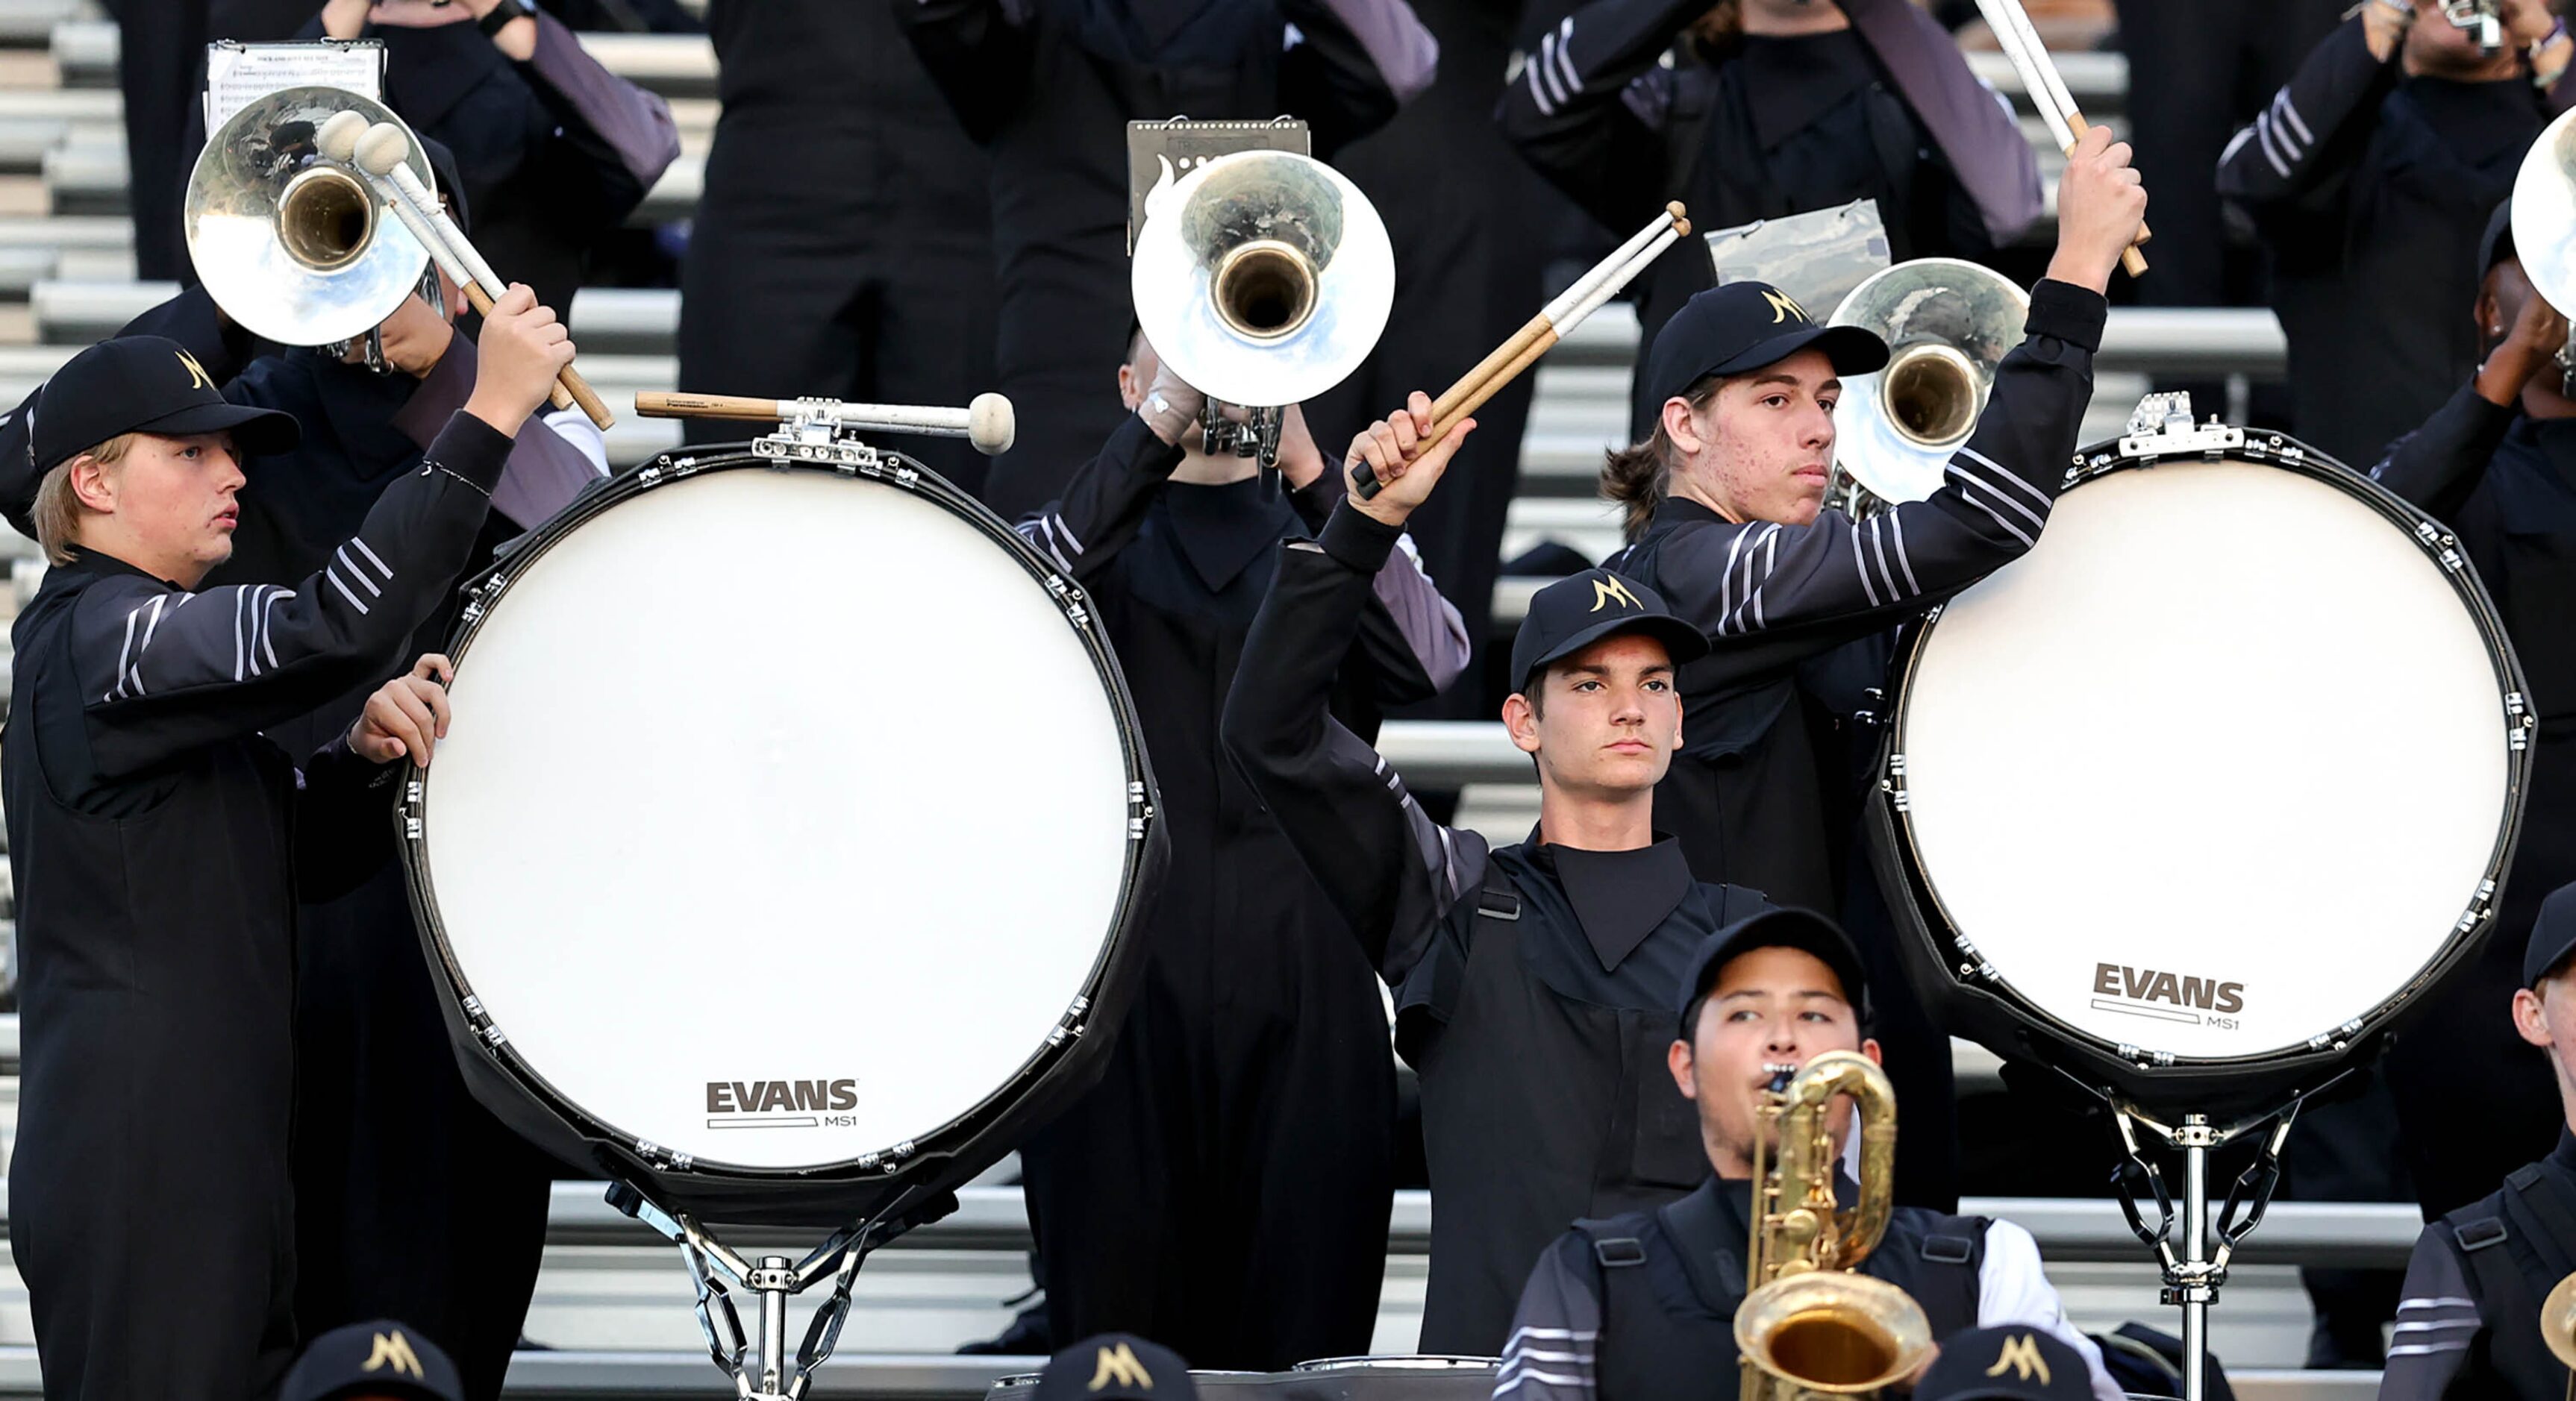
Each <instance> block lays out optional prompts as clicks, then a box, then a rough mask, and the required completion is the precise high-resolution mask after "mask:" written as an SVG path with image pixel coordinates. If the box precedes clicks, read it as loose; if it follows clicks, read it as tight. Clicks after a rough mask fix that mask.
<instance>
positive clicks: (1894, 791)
mask: <svg viewBox="0 0 2576 1401" xmlns="http://www.w3.org/2000/svg"><path fill="white" fill-rule="evenodd" d="M1878 791H1880V792H1882V793H1885V794H1886V795H1887V801H1888V805H1889V806H1890V807H1893V808H1895V809H1896V810H1897V811H1898V812H1911V811H1913V810H1914V800H1913V799H1912V798H1911V797H1909V796H1908V795H1907V794H1906V791H1905V756H1904V755H1903V754H1890V755H1888V756H1887V777H1885V778H1883V779H1880V780H1879V782H1878Z"/></svg>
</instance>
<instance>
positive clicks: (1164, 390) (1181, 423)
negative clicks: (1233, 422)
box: [1136, 360, 1207, 447]
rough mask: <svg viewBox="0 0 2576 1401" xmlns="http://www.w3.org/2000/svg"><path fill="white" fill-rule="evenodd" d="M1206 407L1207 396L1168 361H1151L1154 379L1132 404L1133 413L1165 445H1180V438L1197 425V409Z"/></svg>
mask: <svg viewBox="0 0 2576 1401" xmlns="http://www.w3.org/2000/svg"><path fill="white" fill-rule="evenodd" d="M1206 407H1207V396H1206V395H1204V394H1201V393H1199V392H1198V390H1197V389H1196V388H1194V387H1192V386H1191V384H1190V382H1189V381H1188V380H1185V379H1183V378H1181V377H1180V376H1179V375H1178V374H1175V373H1173V371H1172V362H1170V361H1169V360H1157V361H1156V362H1155V363H1154V382H1153V383H1152V384H1149V385H1147V386H1146V387H1145V397H1144V398H1142V399H1140V400H1138V401H1137V403H1136V416H1137V417H1138V418H1141V419H1143V420H1145V426H1146V427H1148V428H1150V429H1153V430H1154V436H1155V437H1157V438H1160V439H1162V440H1163V443H1164V445H1165V446H1167V447H1182V446H1185V444H1184V443H1183V442H1182V439H1184V438H1187V437H1188V436H1189V433H1190V430H1191V429H1193V428H1196V427H1198V426H1199V412H1200V410H1202V409H1204V408H1206Z"/></svg>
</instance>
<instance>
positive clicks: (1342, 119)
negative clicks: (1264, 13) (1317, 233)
mask: <svg viewBox="0 0 2576 1401" xmlns="http://www.w3.org/2000/svg"><path fill="white" fill-rule="evenodd" d="M1279 11H1280V14H1281V16H1282V17H1284V18H1285V19H1286V20H1287V21H1288V27H1289V32H1288V47H1287V51H1286V52H1285V53H1283V54H1282V55H1280V59H1279V105H1280V107H1281V108H1282V109H1284V110H1286V111H1289V112H1293V113H1295V114H1297V115H1298V116H1300V117H1304V118H1305V119H1306V120H1307V122H1308V123H1309V124H1310V126H1311V127H1312V130H1313V132H1314V138H1315V154H1316V155H1318V156H1326V157H1329V156H1331V155H1332V154H1333V152H1335V151H1338V150H1340V149H1341V148H1342V147H1344V146H1347V145H1349V144H1350V143H1351V142H1353V141H1356V140H1358V139H1359V138H1360V137H1363V136H1366V135H1367V134H1369V133H1370V132H1372V131H1375V130H1377V129H1378V128H1379V127H1382V126H1384V125H1386V124H1387V122H1388V121H1389V120H1391V119H1392V118H1393V117H1394V116H1395V112H1396V109H1397V108H1399V107H1401V106H1403V105H1404V104H1405V103H1408V102H1411V101H1412V100H1413V99H1414V98H1416V97H1418V96H1420V95H1421V94H1422V90H1423V89H1425V88H1427V87H1429V86H1431V80H1432V77H1433V76H1434V75H1435V74H1436V73H1437V72H1438V71H1439V65H1440V44H1439V41H1438V40H1435V39H1433V38H1432V37H1431V31H1430V30H1428V29H1425V28H1423V26H1422V21H1421V20H1420V19H1419V18H1418V17H1416V16H1415V15H1414V13H1413V7H1412V6H1411V5H1408V4H1406V3H1405V0H1280V5H1279Z"/></svg>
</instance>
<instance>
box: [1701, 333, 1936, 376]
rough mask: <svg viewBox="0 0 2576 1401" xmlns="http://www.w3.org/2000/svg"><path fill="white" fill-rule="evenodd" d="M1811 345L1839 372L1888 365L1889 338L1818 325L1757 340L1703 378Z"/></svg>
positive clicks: (1772, 361)
mask: <svg viewBox="0 0 2576 1401" xmlns="http://www.w3.org/2000/svg"><path fill="white" fill-rule="evenodd" d="M1811 347H1812V348H1814V349H1817V350H1821V351H1823V352H1824V353H1825V358H1826V359H1827V360H1830V361H1832V362H1833V366H1834V373H1835V374H1838V375H1865V374H1869V373H1871V372H1873V371H1876V370H1883V369H1886V368H1887V355H1888V351H1887V342H1885V341H1883V340H1880V339H1879V338H1878V337H1877V336H1876V335H1874V334H1872V333H1871V332H1869V331H1867V330H1864V329H1862V328H1861V327H1858V326H1816V327H1811V328H1809V329H1807V330H1804V331H1791V332H1788V333H1787V334H1785V335H1777V336H1773V337H1772V338H1771V339H1769V340H1766V341H1756V342H1754V343H1753V344H1752V345H1750V346H1748V347H1746V348H1745V349H1744V350H1743V351H1742V352H1740V353H1739V354H1737V355H1736V356H1735V358H1733V359H1731V360H1728V361H1726V362H1725V363H1723V364H1720V365H1714V366H1711V367H1710V368H1708V369H1706V370H1703V371H1701V372H1700V378H1701V379H1705V378H1707V377H1708V376H1710V375H1743V374H1751V373H1752V372H1753V371H1755V370H1758V369H1761V368H1762V367H1763V366H1765V365H1777V364H1779V363H1780V362H1781V361H1783V360H1786V359H1788V358H1789V357H1790V356H1792V355H1795V354H1797V353H1798V352H1799V351H1801V350H1806V349H1809V348H1811ZM1694 382H1696V381H1694ZM1684 387H1685V388H1687V387H1688V386H1684Z"/></svg>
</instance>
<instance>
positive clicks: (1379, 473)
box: [1342, 389, 1476, 526]
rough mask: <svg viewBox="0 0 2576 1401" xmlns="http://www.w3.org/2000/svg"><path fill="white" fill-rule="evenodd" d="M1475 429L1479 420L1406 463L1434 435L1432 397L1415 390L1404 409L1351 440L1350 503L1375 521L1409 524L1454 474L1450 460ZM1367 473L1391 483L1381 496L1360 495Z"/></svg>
mask: <svg viewBox="0 0 2576 1401" xmlns="http://www.w3.org/2000/svg"><path fill="white" fill-rule="evenodd" d="M1475 427H1476V420H1474V419H1472V418H1470V419H1463V420H1461V421H1460V422H1459V424H1458V426H1457V427H1455V428H1452V429H1450V430H1449V435H1448V436H1447V437H1445V438H1442V439H1441V440H1440V441H1439V442H1437V443H1434V444H1432V445H1431V447H1430V449H1429V450H1428V451H1426V452H1424V453H1423V454H1422V456H1421V457H1419V458H1417V459H1415V460H1414V461H1412V462H1407V461H1405V457H1406V455H1407V454H1409V453H1411V452H1412V451H1413V450H1414V448H1416V447H1417V446H1419V445H1420V444H1421V443H1422V442H1423V440H1425V439H1426V438H1428V437H1430V436H1431V396H1430V395H1428V394H1425V393H1423V392H1422V391H1421V390H1419V389H1417V390H1415V391H1413V397H1412V398H1411V399H1410V400H1408V401H1407V402H1406V404H1405V406H1404V407H1403V408H1401V409H1398V410H1396V411H1395V412H1394V413H1392V414H1389V415H1388V416H1387V417H1385V418H1382V419H1379V420H1378V421H1377V422H1375V423H1372V424H1370V425H1369V426H1368V427H1366V428H1364V429H1362V430H1360V435H1359V436H1358V437H1356V438H1353V439H1352V440H1351V454H1350V456H1349V457H1348V458H1345V459H1344V460H1343V462H1342V474H1343V477H1344V480H1345V484H1346V485H1348V486H1349V488H1350V504H1351V505H1352V506H1353V507H1355V508H1356V509H1358V510H1359V511H1361V512H1363V513H1364V514H1366V515H1367V516H1368V517H1369V518H1370V519H1371V520H1375V521H1379V522H1382V523H1384V524H1387V525H1399V526H1400V525H1402V524H1404V523H1405V521H1406V520H1408V519H1410V518H1411V517H1412V515H1413V508H1414V507H1416V506H1419V505H1421V504H1422V503H1423V502H1424V501H1426V500H1429V499H1430V496H1431V489H1432V488H1433V487H1436V486H1438V485H1440V477H1441V474H1442V473H1444V472H1446V471H1448V470H1449V460H1450V459H1451V458H1453V457H1455V456H1457V455H1458V445H1459V444H1460V443H1463V442H1465V441H1466V440H1467V435H1468V434H1469V433H1471V432H1473V431H1475ZM1364 473H1366V474H1373V475H1375V476H1376V478H1377V479H1378V480H1379V481H1380V482H1383V483H1385V485H1383V486H1382V487H1380V488H1379V489H1378V493H1377V495H1375V496H1370V497H1362V496H1361V495H1360V490H1359V488H1360V478H1361V475H1362V474H1364Z"/></svg>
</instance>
